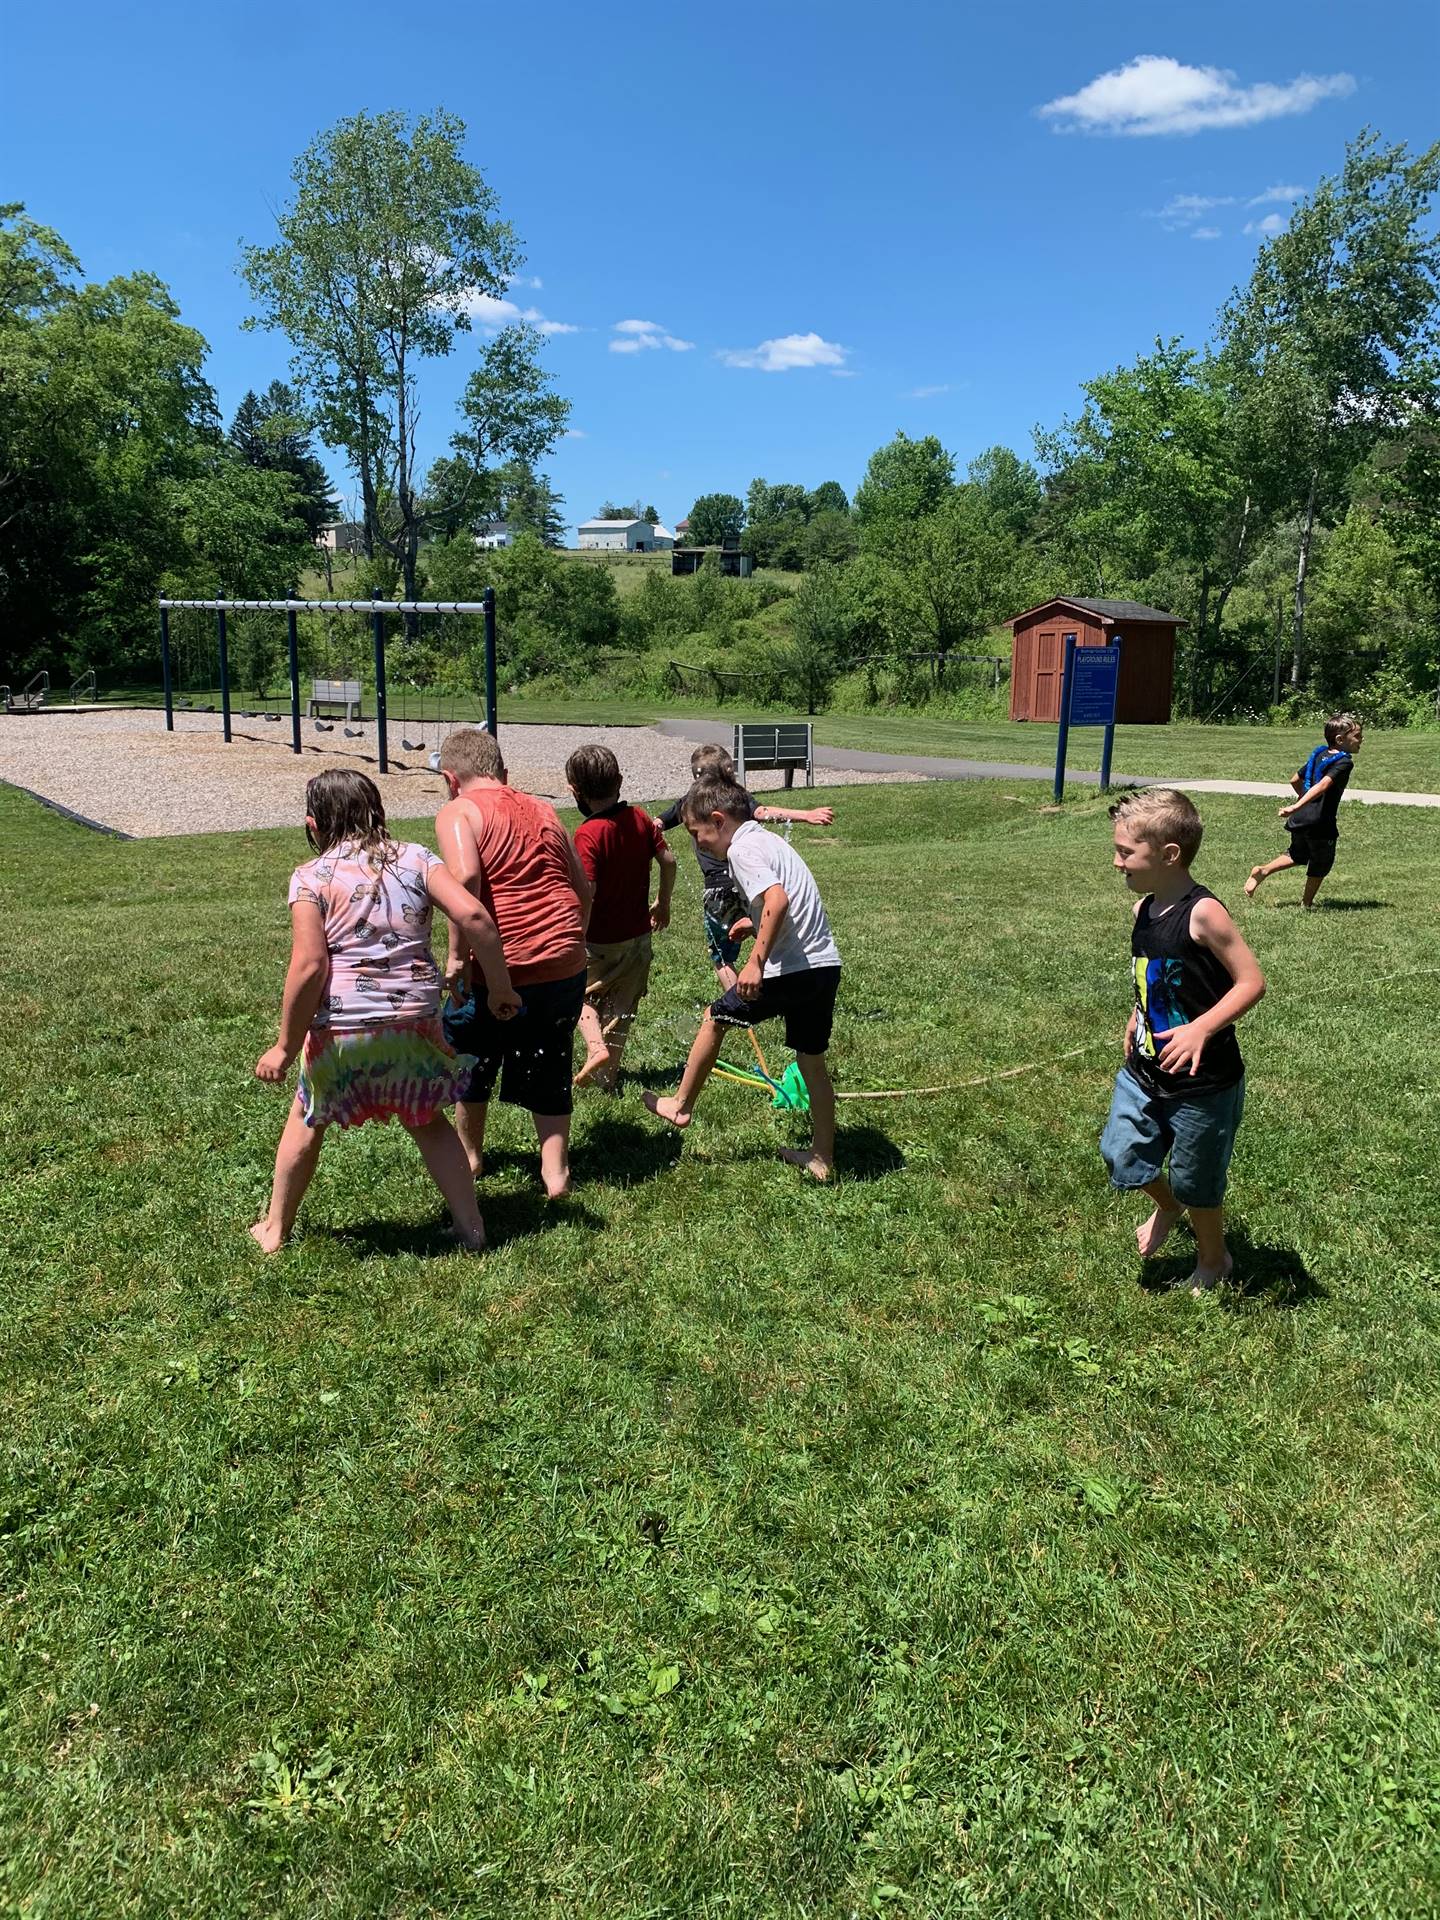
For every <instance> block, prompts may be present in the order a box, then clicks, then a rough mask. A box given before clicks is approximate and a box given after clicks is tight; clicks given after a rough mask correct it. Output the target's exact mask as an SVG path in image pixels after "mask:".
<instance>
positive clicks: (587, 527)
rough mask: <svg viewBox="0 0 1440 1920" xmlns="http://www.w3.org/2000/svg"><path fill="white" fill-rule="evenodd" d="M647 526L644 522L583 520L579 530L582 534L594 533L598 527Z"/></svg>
mask: <svg viewBox="0 0 1440 1920" xmlns="http://www.w3.org/2000/svg"><path fill="white" fill-rule="evenodd" d="M646 524H647V523H646V522H645V521H644V520H582V521H581V522H580V529H579V530H580V532H581V533H593V532H594V531H595V529H596V528H597V527H643V526H645V525H646Z"/></svg>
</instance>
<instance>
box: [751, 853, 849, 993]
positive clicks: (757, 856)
mask: <svg viewBox="0 0 1440 1920" xmlns="http://www.w3.org/2000/svg"><path fill="white" fill-rule="evenodd" d="M729 858H730V871H731V873H732V874H733V875H734V876H735V884H736V886H737V887H739V889H740V891H741V892H742V893H743V894H744V896H745V898H746V899H747V900H748V901H749V902H750V913H751V916H752V918H753V919H754V921H755V931H756V932H757V933H758V932H759V931H760V909H761V901H762V899H763V897H764V895H765V893H766V892H767V891H768V889H769V888H771V887H775V886H780V887H783V888H784V889H785V897H786V899H787V900H788V901H789V902H790V911H789V912H788V913H787V914H786V915H785V918H784V920H783V922H782V923H781V927H780V936H779V938H778V939H777V940H776V942H775V944H774V946H773V947H772V948H771V949H770V957H769V959H768V960H767V961H766V962H765V977H766V979H767V980H769V979H772V978H773V977H774V975H776V974H777V973H800V972H802V971H804V970H805V969H806V968H808V967H838V966H839V964H840V949H839V948H838V947H837V946H836V944H835V936H834V934H832V933H831V931H830V922H829V920H828V919H827V918H826V915H825V908H824V904H823V903H822V901H821V899H820V889H819V888H818V887H817V886H816V884H815V876H814V875H813V874H812V873H811V871H810V869H809V867H807V866H806V864H805V862H804V861H803V860H802V859H801V858H800V856H799V854H798V853H796V851H795V849H794V848H793V847H792V846H791V845H790V844H789V843H788V842H787V841H784V840H782V839H781V838H780V836H779V834H778V833H767V832H766V831H765V829H764V827H762V826H761V825H760V824H759V822H758V821H756V820H747V821H745V823H744V824H743V825H742V826H740V827H737V828H736V830H735V838H734V839H733V840H732V841H731V842H730V855H729Z"/></svg>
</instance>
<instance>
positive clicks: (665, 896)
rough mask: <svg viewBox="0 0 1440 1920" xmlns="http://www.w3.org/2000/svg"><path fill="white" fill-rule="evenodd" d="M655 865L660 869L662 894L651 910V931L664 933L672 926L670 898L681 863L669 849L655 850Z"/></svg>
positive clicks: (659, 848) (660, 893) (658, 848)
mask: <svg viewBox="0 0 1440 1920" xmlns="http://www.w3.org/2000/svg"><path fill="white" fill-rule="evenodd" d="M655 864H656V865H657V866H658V867H659V869H660V892H659V896H658V897H657V899H656V900H655V901H654V903H653V905H652V906H651V908H650V931H651V932H652V933H663V932H664V931H665V929H666V927H668V926H669V924H670V896H671V894H672V893H674V891H675V874H676V871H677V869H678V867H679V862H678V861H677V860H676V858H675V856H674V854H673V853H672V852H671V851H670V849H669V847H663V846H662V847H657V848H656V849H655Z"/></svg>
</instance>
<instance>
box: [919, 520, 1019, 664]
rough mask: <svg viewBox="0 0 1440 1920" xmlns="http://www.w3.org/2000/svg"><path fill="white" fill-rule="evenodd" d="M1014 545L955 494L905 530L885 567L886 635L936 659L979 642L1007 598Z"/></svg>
mask: <svg viewBox="0 0 1440 1920" xmlns="http://www.w3.org/2000/svg"><path fill="white" fill-rule="evenodd" d="M1015 561H1016V547H1015V543H1014V541H1013V540H1011V539H1010V538H1008V537H1007V535H1006V534H1005V532H1004V530H1003V528H1000V527H997V526H996V525H995V524H994V523H993V522H992V521H991V519H990V518H989V516H988V515H987V514H986V512H985V511H984V506H983V502H981V501H980V500H979V499H978V498H977V497H976V496H975V495H974V494H969V493H965V492H960V493H956V494H953V495H952V496H951V498H949V499H948V500H946V501H945V502H944V504H943V505H942V506H941V508H940V509H939V511H938V512H936V513H932V514H929V515H927V516H926V518H925V519H923V520H921V521H919V522H918V523H917V525H916V526H914V527H913V528H912V529H911V532H910V538H909V540H908V542H907V545H906V549H905V555H904V559H903V562H898V561H896V560H895V559H894V558H893V556H892V558H891V559H890V561H889V568H890V576H891V579H890V615H889V622H890V630H891V633H892V635H893V636H894V638H895V639H897V640H899V641H901V642H902V644H906V645H909V646H911V647H917V648H922V649H924V650H926V651H934V652H936V653H942V654H943V653H949V652H953V651H955V650H957V649H963V648H964V647H965V646H966V644H967V643H968V642H972V641H974V640H977V639H979V637H980V636H981V635H982V634H984V633H986V632H987V631H988V630H989V628H990V627H991V625H992V624H993V623H994V621H995V620H996V619H997V618H998V617H999V615H1000V614H1001V613H1003V611H1004V609H1005V605H1006V603H1007V602H1008V601H1009V600H1010V598H1011V597H1012V576H1013V571H1014V567H1015Z"/></svg>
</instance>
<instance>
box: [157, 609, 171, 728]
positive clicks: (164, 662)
mask: <svg viewBox="0 0 1440 1920" xmlns="http://www.w3.org/2000/svg"><path fill="white" fill-rule="evenodd" d="M160 677H161V679H162V680H163V681H164V683H165V731H166V732H167V733H173V732H174V731H175V690H174V686H173V684H172V682H171V675H170V609H169V608H168V607H161V609H160Z"/></svg>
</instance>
